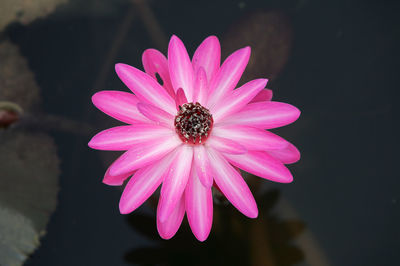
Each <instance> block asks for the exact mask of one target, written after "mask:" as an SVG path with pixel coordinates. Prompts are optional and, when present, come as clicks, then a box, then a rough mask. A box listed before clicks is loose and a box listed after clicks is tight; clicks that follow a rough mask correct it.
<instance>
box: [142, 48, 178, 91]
mask: <svg viewBox="0 0 400 266" xmlns="http://www.w3.org/2000/svg"><path fill="white" fill-rule="evenodd" d="M142 62H143V67H144V70H145V71H146V73H147V74H148V75H150V76H151V77H153V79H155V80H157V76H156V74H158V75H160V78H161V79H162V81H163V84H162V86H163V87H164V89H165V90H166V91H167V93H168V94H169V95H170V96H171V97H175V91H174V89H173V88H172V84H171V79H170V77H169V70H168V61H167V58H166V57H165V56H164V55H163V54H162V53H161V52H159V51H157V50H156V49H147V50H145V51H144V52H143V55H142Z"/></svg>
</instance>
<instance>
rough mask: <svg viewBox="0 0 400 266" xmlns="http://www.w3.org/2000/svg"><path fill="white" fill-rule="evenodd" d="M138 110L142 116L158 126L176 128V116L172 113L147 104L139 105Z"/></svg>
mask: <svg viewBox="0 0 400 266" xmlns="http://www.w3.org/2000/svg"><path fill="white" fill-rule="evenodd" d="M137 108H138V110H139V112H140V113H141V114H142V115H144V116H145V117H147V118H148V119H149V120H151V121H154V122H156V124H157V125H163V126H166V127H169V128H173V127H174V116H173V115H171V114H170V113H167V112H165V111H164V110H162V109H160V108H158V107H156V106H154V105H151V104H147V103H138V104H137Z"/></svg>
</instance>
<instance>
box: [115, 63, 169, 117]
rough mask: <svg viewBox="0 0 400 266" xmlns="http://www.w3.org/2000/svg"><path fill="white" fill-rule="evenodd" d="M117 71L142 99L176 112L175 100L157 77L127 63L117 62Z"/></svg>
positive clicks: (123, 80)
mask: <svg viewBox="0 0 400 266" xmlns="http://www.w3.org/2000/svg"><path fill="white" fill-rule="evenodd" d="M115 71H116V72H117V75H118V77H119V78H120V79H121V80H122V82H124V83H125V85H126V86H127V87H128V88H129V89H130V90H131V91H132V92H133V93H134V94H135V95H136V96H137V97H138V99H139V100H140V101H143V102H147V103H150V104H153V105H156V106H159V107H162V108H163V109H164V110H165V111H167V112H168V113H171V114H175V113H176V108H175V101H174V100H173V99H172V97H171V96H170V95H169V94H168V93H167V92H166V90H165V89H164V88H163V87H161V86H160V84H158V82H157V81H156V80H155V79H153V78H152V77H150V76H149V75H147V74H146V73H144V72H142V71H140V70H139V69H137V68H134V67H132V66H128V65H125V64H116V65H115Z"/></svg>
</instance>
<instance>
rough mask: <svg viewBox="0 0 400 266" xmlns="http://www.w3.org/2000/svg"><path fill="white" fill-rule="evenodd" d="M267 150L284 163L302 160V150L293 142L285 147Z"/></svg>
mask: <svg viewBox="0 0 400 266" xmlns="http://www.w3.org/2000/svg"><path fill="white" fill-rule="evenodd" d="M267 152H268V154H269V155H271V156H272V157H274V158H275V159H278V160H279V161H281V162H282V163H284V164H291V163H295V162H297V161H298V160H300V151H299V150H298V149H297V148H296V147H295V146H294V145H293V144H292V143H289V145H287V146H286V147H285V148H283V149H280V150H273V151H267Z"/></svg>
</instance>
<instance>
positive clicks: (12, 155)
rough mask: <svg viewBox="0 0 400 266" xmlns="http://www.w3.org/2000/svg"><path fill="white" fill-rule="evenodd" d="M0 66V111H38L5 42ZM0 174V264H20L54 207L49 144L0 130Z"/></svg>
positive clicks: (20, 64)
mask: <svg viewBox="0 0 400 266" xmlns="http://www.w3.org/2000/svg"><path fill="white" fill-rule="evenodd" d="M0 62H1V64H0V103H1V110H2V111H13V110H15V111H16V112H18V113H19V115H21V113H22V109H24V110H26V111H30V110H31V109H32V108H34V106H37V104H38V103H40V97H39V87H38V86H37V84H36V82H35V80H34V76H33V74H32V72H31V71H30V70H29V68H28V65H27V62H26V60H25V59H24V58H23V57H22V56H21V55H20V54H19V51H18V49H17V48H16V47H15V46H14V45H13V44H11V43H10V42H8V41H3V42H1V43H0ZM3 115H4V114H3ZM22 115H23V114H22ZM3 118H4V116H3ZM6 118H7V117H6ZM14 122H15V124H18V123H19V122H20V120H18V121H17V120H16V121H14ZM0 169H1V171H0V265H22V264H23V262H24V261H25V260H26V259H27V257H28V256H29V255H30V254H31V253H32V252H33V251H34V250H35V249H36V248H37V246H38V245H39V239H40V237H41V236H42V235H44V233H45V228H46V225H47V223H48V220H49V217H50V214H51V213H52V212H53V211H54V210H55V207H56V201H57V193H58V176H59V173H60V170H59V160H58V156H57V152H56V147H55V144H54V142H53V139H52V138H51V137H50V136H48V135H46V134H44V133H40V132H38V131H35V132H31V131H26V130H23V129H22V128H20V127H12V126H10V127H8V128H0Z"/></svg>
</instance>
